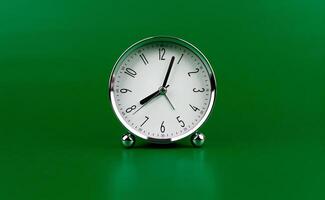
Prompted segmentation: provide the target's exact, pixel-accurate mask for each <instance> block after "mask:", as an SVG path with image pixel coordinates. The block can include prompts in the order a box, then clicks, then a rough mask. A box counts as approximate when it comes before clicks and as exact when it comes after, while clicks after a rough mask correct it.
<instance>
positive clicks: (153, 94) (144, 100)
mask: <svg viewBox="0 0 325 200" xmlns="http://www.w3.org/2000/svg"><path fill="white" fill-rule="evenodd" d="M159 93H160V91H159V90H157V91H156V92H154V93H152V94H150V95H149V96H147V97H145V98H144V99H142V100H141V101H140V104H141V105H143V104H145V103H147V102H148V101H150V100H151V99H152V98H154V97H156V96H158V95H159Z"/></svg>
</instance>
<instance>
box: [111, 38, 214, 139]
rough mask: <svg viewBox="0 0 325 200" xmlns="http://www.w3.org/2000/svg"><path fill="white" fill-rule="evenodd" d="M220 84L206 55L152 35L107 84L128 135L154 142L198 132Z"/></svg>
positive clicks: (135, 48) (118, 66) (117, 66)
mask: <svg viewBox="0 0 325 200" xmlns="http://www.w3.org/2000/svg"><path fill="white" fill-rule="evenodd" d="M215 96H216V81H215V76H214V73H213V70H212V68H211V65H210V64H209V62H208V60H207V59H206V58H205V56H204V55H203V54H202V53H201V52H200V51H199V50H198V49H197V48H196V47H194V46H193V45H191V44H190V43H188V42H186V41H184V40H181V39H178V38H174V37H150V38H146V39H144V40H141V41H139V42H137V43H135V44H133V45H132V46H131V47H129V48H128V49H127V50H126V51H125V52H124V53H123V54H122V55H121V56H120V58H119V59H118V60H117V62H116V64H115V66H114V68H113V71H112V73H111V76H110V80H109V97H110V101H111V104H112V107H113V110H114V112H115V114H116V116H117V117H118V119H119V120H120V122H121V123H122V124H123V125H124V126H125V128H127V129H128V131H129V132H130V133H132V134H134V135H136V136H138V137H141V138H143V139H145V140H147V141H149V142H153V143H171V142H174V141H177V140H180V139H182V138H184V137H186V136H188V135H190V134H192V133H194V132H195V131H196V130H197V129H198V128H199V127H200V126H201V125H202V124H203V123H204V122H205V121H206V119H207V117H208V115H209V113H210V112H211V109H212V106H213V103H214V99H215Z"/></svg>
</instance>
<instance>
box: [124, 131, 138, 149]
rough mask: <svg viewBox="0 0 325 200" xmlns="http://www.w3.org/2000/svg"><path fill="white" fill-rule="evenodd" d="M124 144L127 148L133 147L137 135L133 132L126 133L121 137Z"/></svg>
mask: <svg viewBox="0 0 325 200" xmlns="http://www.w3.org/2000/svg"><path fill="white" fill-rule="evenodd" d="M121 141H122V145H123V146H124V147H126V148H131V147H132V146H133V145H134V143H135V137H134V136H133V135H132V134H131V133H126V134H124V135H123V136H122V138H121Z"/></svg>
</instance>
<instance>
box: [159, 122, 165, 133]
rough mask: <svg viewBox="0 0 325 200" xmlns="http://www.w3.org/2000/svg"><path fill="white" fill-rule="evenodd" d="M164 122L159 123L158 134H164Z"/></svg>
mask: <svg viewBox="0 0 325 200" xmlns="http://www.w3.org/2000/svg"><path fill="white" fill-rule="evenodd" d="M164 122H165V121H162V122H161V125H160V132H162V133H164V132H165V126H164Z"/></svg>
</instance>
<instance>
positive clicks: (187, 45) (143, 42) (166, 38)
mask: <svg viewBox="0 0 325 200" xmlns="http://www.w3.org/2000/svg"><path fill="white" fill-rule="evenodd" d="M154 42H172V43H176V44H178V45H180V46H183V47H185V48H187V49H189V50H190V51H192V52H193V53H194V54H196V55H197V56H198V57H199V58H200V60H201V62H202V63H203V64H204V67H205V68H206V70H207V72H208V75H209V79H210V85H211V89H210V94H211V96H210V101H209V106H208V109H207V110H206V112H205V113H204V116H203V117H202V118H201V120H200V121H199V122H198V123H197V124H196V126H195V127H193V128H192V129H191V130H189V131H188V132H187V133H185V134H182V135H179V136H176V137H173V138H168V139H158V138H152V137H148V136H146V135H144V134H142V133H140V132H139V131H137V130H136V129H134V128H133V127H131V126H130V125H129V124H128V123H127V122H126V121H125V119H124V118H123V117H122V115H121V114H120V112H119V111H118V108H117V105H116V101H115V97H114V93H115V91H114V83H115V71H116V70H117V69H118V67H119V63H120V62H122V61H123V60H124V58H125V57H127V56H128V53H129V52H132V50H135V49H137V48H139V47H141V46H144V45H146V44H150V43H154ZM108 88H109V92H108V93H109V95H108V96H109V101H110V102H111V105H112V107H113V110H114V113H115V115H116V116H117V118H118V119H119V121H120V122H121V123H122V124H123V126H124V127H125V128H126V129H127V130H128V131H130V133H132V134H134V135H136V136H138V137H140V138H142V139H144V140H146V141H148V142H151V143H159V144H167V143H172V142H176V141H178V140H181V139H183V138H185V137H187V136H189V135H191V134H192V133H194V132H195V131H196V130H197V129H198V128H200V127H201V126H202V124H203V123H204V122H205V121H206V120H207V118H208V116H209V115H210V113H211V110H212V107H213V105H214V101H215V98H216V96H217V82H216V78H215V74H214V72H213V69H212V67H211V65H210V63H209V61H208V59H207V58H206V57H205V56H204V54H203V53H202V52H201V51H200V50H199V49H198V48H196V47H195V46H194V45H192V44H191V43H189V42H187V41H185V40H183V39H180V38H177V37H171V36H153V37H148V38H144V39H142V40H140V41H138V42H136V43H134V44H133V45H131V46H130V47H129V48H127V49H126V50H125V51H124V52H123V53H122V55H121V56H120V57H119V58H118V59H117V61H116V62H115V64H114V67H113V69H112V71H111V74H110V78H109V82H108Z"/></svg>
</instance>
